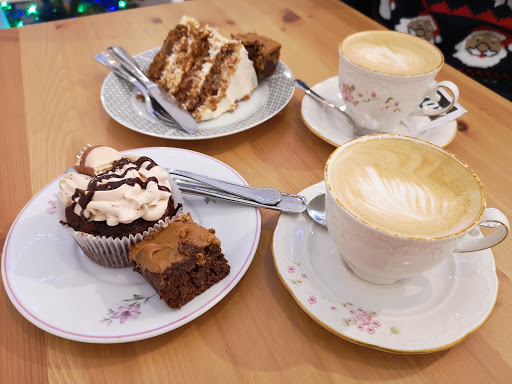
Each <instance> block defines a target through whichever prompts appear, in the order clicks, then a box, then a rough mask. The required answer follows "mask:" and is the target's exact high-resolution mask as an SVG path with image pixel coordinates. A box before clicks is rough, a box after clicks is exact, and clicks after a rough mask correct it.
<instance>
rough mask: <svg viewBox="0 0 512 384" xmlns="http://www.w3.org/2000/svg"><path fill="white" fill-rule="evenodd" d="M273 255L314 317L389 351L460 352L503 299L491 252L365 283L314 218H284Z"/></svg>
mask: <svg viewBox="0 0 512 384" xmlns="http://www.w3.org/2000/svg"><path fill="white" fill-rule="evenodd" d="M324 192H325V186H324V183H323V182H321V183H318V184H315V185H312V186H310V187H309V188H306V189H305V190H303V191H301V192H300V194H301V195H303V196H305V197H306V198H307V199H308V200H311V199H312V198H313V197H315V196H317V195H319V194H320V193H324ZM477 236H481V234H478V235H477ZM272 249H273V254H274V264H275V267H276V270H277V273H278V274H279V277H280V278H281V280H282V282H283V284H284V285H285V286H286V287H287V288H288V290H289V291H290V293H291V294H292V296H293V297H294V298H295V300H296V301H297V303H298V304H299V305H300V306H301V307H302V309H304V311H306V313H307V314H308V315H309V316H311V317H312V318H313V319H314V320H315V321H317V322H318V323H319V324H320V325H322V326H323V327H325V328H327V329H328V330H330V331H331V332H333V333H335V334H336V335H338V336H341V337H342V338H344V339H347V340H349V341H352V342H354V343H357V344H362V345H365V346H369V347H372V348H376V349H381V350H385V351H389V352H398V353H426V352H434V351H439V350H442V349H446V348H449V347H451V346H453V345H454V344H456V343H458V342H460V341H462V340H463V339H464V337H466V336H467V335H468V334H470V333H471V332H474V331H476V330H477V329H478V328H480V327H481V326H482V325H483V324H484V323H485V321H486V320H487V318H488V317H489V316H490V314H491V312H492V310H493V308H494V305H495V303H496V298H497V295H498V277H497V275H496V269H495V264H494V257H493V254H492V252H491V251H490V250H485V251H480V252H472V253H465V254H454V255H453V256H452V257H451V258H450V259H449V260H447V261H445V262H443V263H442V264H440V265H438V266H437V267H435V268H433V269H431V270H430V271H428V272H425V273H423V274H421V275H418V276H415V277H411V278H408V279H403V280H401V281H398V282H396V283H393V284H389V285H375V284H371V283H368V282H366V281H364V280H361V279H359V278H358V277H357V276H356V275H354V274H353V272H352V271H351V270H350V269H349V268H348V267H347V266H346V264H345V263H344V262H343V261H342V258H341V256H340V254H339V253H338V252H337V250H336V247H335V245H334V242H333V241H332V239H331V238H330V237H329V235H328V232H327V229H325V228H324V227H321V226H320V225H318V224H316V223H315V222H313V221H312V220H311V219H310V218H309V217H307V213H306V212H304V213H303V214H301V215H291V214H281V216H280V217H279V221H278V223H277V227H276V230H275V232H274V239H273V246H272Z"/></svg>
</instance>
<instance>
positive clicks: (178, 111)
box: [107, 46, 199, 133]
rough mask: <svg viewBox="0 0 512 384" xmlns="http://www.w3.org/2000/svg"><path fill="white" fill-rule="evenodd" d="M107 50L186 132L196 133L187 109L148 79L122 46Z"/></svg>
mask: <svg viewBox="0 0 512 384" xmlns="http://www.w3.org/2000/svg"><path fill="white" fill-rule="evenodd" d="M107 50H108V51H109V52H110V54H111V55H112V56H114V58H115V59H116V60H118V61H119V62H120V63H121V65H122V66H123V68H124V69H126V70H127V71H128V72H130V74H131V75H132V76H134V77H135V78H136V79H137V80H138V81H139V82H140V83H141V84H142V85H143V86H144V87H145V88H146V89H147V91H148V94H149V96H150V97H152V98H153V99H155V100H156V101H157V102H158V103H159V104H160V105H161V107H162V108H163V109H164V110H165V111H166V112H167V113H169V115H171V116H172V117H173V118H174V120H176V122H177V123H178V124H179V125H180V126H181V127H182V128H183V129H184V130H185V131H187V132H189V133H197V132H198V131H199V128H198V126H197V122H196V121H195V119H194V118H193V117H192V115H191V114H190V112H189V111H187V110H186V109H185V108H183V107H182V106H181V105H180V104H179V103H178V102H177V101H176V100H175V99H174V98H173V97H172V96H171V95H169V94H168V93H167V92H166V91H165V90H164V89H162V88H161V87H160V86H159V85H158V84H156V83H154V82H152V81H151V80H149V79H148V77H147V76H146V74H145V73H144V72H142V71H141V69H140V68H139V66H138V65H137V63H136V62H135V60H134V59H133V57H131V56H130V54H129V53H128V52H126V50H125V49H124V48H123V47H120V46H113V47H108V48H107Z"/></svg>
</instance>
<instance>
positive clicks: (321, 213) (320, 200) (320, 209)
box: [306, 193, 327, 227]
mask: <svg viewBox="0 0 512 384" xmlns="http://www.w3.org/2000/svg"><path fill="white" fill-rule="evenodd" d="M306 210H307V211H308V215H309V217H311V218H312V219H313V220H314V221H316V222H317V223H318V224H320V225H321V226H324V227H327V222H326V221H325V193H322V194H320V195H318V196H315V197H314V198H313V199H311V201H310V202H309V203H308V206H307V208H306Z"/></svg>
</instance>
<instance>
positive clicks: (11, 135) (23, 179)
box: [0, 0, 512, 383]
mask: <svg viewBox="0 0 512 384" xmlns="http://www.w3.org/2000/svg"><path fill="white" fill-rule="evenodd" d="M183 15H189V16H193V17H196V18H197V19H199V20H201V21H204V22H206V23H208V24H210V25H211V26H214V27H217V28H218V29H219V30H220V31H221V33H223V34H225V35H229V34H230V33H235V32H259V33H262V34H264V35H267V36H269V37H272V38H273V39H275V40H277V41H278V42H280V43H281V44H282V50H281V60H283V61H284V62H285V63H286V64H287V65H288V66H289V67H290V69H291V71H292V72H293V74H294V76H295V77H296V78H300V79H303V80H305V81H306V82H308V83H309V84H311V85H312V84H316V83H318V82H320V81H322V80H324V79H327V78H329V77H332V76H335V75H336V74H337V70H338V43H339V41H340V40H341V39H342V38H343V37H344V36H346V35H348V34H350V33H353V32H356V31H362V30H367V29H380V28H382V27H380V26H379V25H378V24H377V23H375V22H374V21H372V20H370V19H368V18H366V17H365V16H363V15H361V14H359V13H357V12H356V11H354V10H353V9H351V8H349V7H347V6H345V5H344V4H343V3H341V2H339V1H336V0H320V1H315V0H286V1H279V2H277V1H271V0H260V1H250V2H249V1H238V0H217V1H208V0H193V1H189V2H185V3H180V4H169V5H162V6H154V7H146V8H140V9H136V10H129V11H123V12H116V13H112V14H105V15H98V16H91V17H83V18H77V19H72V20H64V21H57V22H51V23H45V24H39V25H34V26H26V27H23V28H18V29H9V30H3V31H0V68H1V70H0V84H1V87H0V127H1V139H0V163H1V164H4V168H3V170H2V178H1V181H0V196H2V199H1V202H0V217H1V221H0V245H2V246H3V244H4V243H5V241H6V237H7V234H8V231H9V228H10V226H11V225H12V223H13V221H14V220H15V218H16V216H17V214H18V213H19V212H20V210H21V209H22V208H23V207H24V206H25V204H27V202H28V201H29V200H30V199H31V197H32V196H34V195H35V194H36V193H37V192H38V191H39V190H41V189H42V188H43V187H44V186H45V185H47V184H48V183H49V182H51V181H52V180H54V179H55V178H56V177H58V176H59V175H60V174H62V172H63V170H65V169H66V168H68V167H70V166H71V164H72V163H74V159H75V155H76V154H77V152H78V151H79V150H80V148H81V147H82V146H83V145H84V144H86V143H93V144H105V145H108V146H111V147H113V148H116V149H118V150H127V149H131V148H140V147H162V146H163V147H178V148H186V149H189V150H193V151H198V152H201V153H204V154H207V155H210V156H213V157H215V158H216V159H219V160H220V161H222V162H224V163H226V164H228V165H229V166H231V167H233V168H234V169H236V170H237V171H238V172H239V173H240V174H241V175H242V176H243V177H244V178H245V179H246V180H247V182H248V183H250V184H251V185H255V186H272V187H275V188H278V189H280V190H282V191H286V192H289V193H297V192H299V191H301V190H303V189H304V188H306V187H308V186H310V185H312V184H314V183H317V182H319V181H321V180H322V177H323V167H324V164H325V161H326V160H327V158H328V156H329V154H330V153H331V152H332V151H333V150H334V147H333V146H332V145H331V144H329V143H327V142H325V141H323V140H322V139H321V138H319V137H317V136H316V135H315V134H313V133H312V132H311V131H310V130H309V129H308V128H307V126H306V125H305V124H304V122H303V121H302V118H301V113H300V108H301V100H302V97H303V93H302V92H300V91H298V90H296V91H295V93H294V95H293V98H292V99H291V101H290V102H289V104H288V105H287V106H286V107H285V108H284V109H283V110H282V111H281V112H279V113H278V114H277V115H276V116H274V117H273V118H271V119H270V120H268V121H266V122H264V123H262V124H260V125H258V126H256V127H254V128H251V129H249V130H246V131H244V132H241V133H237V134H234V135H230V136H226V137H222V138H215V139H208V140H198V141H178V140H166V139H160V138H155V137H150V136H147V135H143V134H140V133H137V132H134V131H132V130H129V129H127V128H125V127H123V126H122V125H120V124H118V123H117V122H116V121H114V120H113V119H112V118H111V117H110V116H109V115H108V114H107V113H106V112H105V110H104V109H103V107H102V104H101V101H100V88H101V85H102V82H103V80H104V79H105V76H106V75H107V73H108V70H107V69H106V68H104V67H102V66H100V65H99V64H97V63H96V62H95V61H94V54H95V53H97V52H100V51H103V50H105V49H106V47H107V46H110V45H122V46H124V47H125V48H126V49H127V50H128V51H129V52H131V53H137V52H143V51H146V50H148V49H150V48H154V47H158V46H160V45H161V43H162V41H163V39H164V37H165V36H166V34H167V32H168V31H169V29H170V28H171V27H173V26H174V25H175V24H176V23H177V22H178V21H179V20H180V18H181V17H182V16H183ZM438 78H439V79H446V80H451V81H453V82H455V83H456V84H457V85H458V86H459V89H460V94H461V96H460V104H461V105H462V106H463V107H465V108H466V109H467V110H468V113H467V114H466V115H464V116H462V117H461V118H460V120H459V130H458V132H457V135H456V137H455V139H454V140H453V142H451V143H450V144H449V145H448V147H447V149H448V150H450V151H452V152H453V153H455V154H456V155H458V156H459V157H460V158H461V159H463V160H464V161H465V162H467V163H468V164H469V165H470V166H471V167H472V168H473V169H474V170H475V172H476V173H477V174H478V175H479V177H480V178H481V180H482V182H483V183H484V185H485V188H486V192H487V195H488V206H492V207H497V208H499V209H500V210H502V211H503V212H504V213H505V214H506V215H508V217H509V218H512V199H511V198H510V196H511V195H510V191H511V190H512V172H511V164H512V151H511V149H510V147H511V144H512V127H511V117H512V104H511V103H510V102H509V101H507V100H505V99H503V98H501V97H500V96H498V95H496V94H495V93H493V92H491V91H490V90H488V89H486V88H484V87H483V86H481V85H479V84H478V83H476V82H474V81H473V80H471V79H470V78H468V77H466V76H465V75H463V74H461V73H459V72H457V71H456V70H454V69H453V68H450V67H448V66H445V67H444V68H443V69H442V70H441V72H440V74H439V75H438ZM278 218H279V214H278V213H276V212H275V211H270V210H261V219H262V228H261V229H262V232H261V238H260V242H259V246H258V249H257V252H256V255H255V257H254V260H253V261H252V264H251V266H250V267H249V269H248V271H247V273H246V274H245V276H244V277H243V278H242V280H241V281H240V282H239V283H238V284H237V286H236V287H235V288H234V289H233V290H232V291H231V292H230V293H229V294H228V295H227V296H226V297H225V298H224V299H223V300H222V301H221V302H220V303H218V304H217V305H216V306H214V307H213V308H212V309H211V310H209V311H208V312H206V313H204V314H203V315H202V316H200V317H198V318H197V319H195V320H193V321H191V322H189V323H188V324H186V325H184V326H182V327H180V328H178V329H176V330H173V331H171V332H168V333H165V334H162V335H160V336H157V337H153V338H150V339H146V340H141V341H136V342H131V343H126V344H87V343H80V342H76V341H70V340H66V339H63V338H60V337H57V336H54V335H52V334H50V333H47V332H45V331H42V330H41V329H39V328H37V327H36V326H34V325H32V323H30V322H29V321H27V320H26V319H25V318H24V317H23V316H22V315H21V314H20V313H18V311H17V310H16V308H15V307H14V306H13V305H12V304H11V302H10V300H9V298H8V296H7V294H6V291H5V289H4V287H3V285H2V288H1V291H2V292H1V293H0V319H1V323H0V324H1V327H0V335H1V336H0V340H1V341H0V343H1V344H0V356H1V357H0V382H2V383H44V382H51V383H74V382H78V383H104V382H109V383H110V382H112V383H117V382H206V381H211V382H226V383H232V382H266V383H267V382H276V383H283V382H322V383H324V382H344V383H350V382H393V383H395V382H396V383H452V382H463V383H495V382H496V383H510V382H511V380H512V282H511V280H510V278H511V277H512V258H511V257H510V256H511V254H512V240H511V239H507V240H506V241H505V242H503V243H501V244H499V245H498V246H496V247H494V248H493V253H494V258H495V261H496V267H497V268H496V272H497V275H498V280H499V293H498V299H497V302H496V305H495V308H494V311H493V312H492V314H491V316H490V317H489V318H488V320H487V321H486V322H485V324H483V326H482V327H481V328H480V329H478V330H477V331H476V332H474V333H471V334H470V335H469V336H468V337H466V338H465V339H464V340H462V341H461V342H460V343H458V344H456V345H454V346H453V347H451V348H449V349H446V350H443V351H439V352H434V353H429V354H415V355H412V354H392V353H388V352H383V351H379V350H376V349H372V348H368V347H365V346H361V345H357V344H354V343H352V342H350V341H347V340H345V339H343V338H340V337H338V336H336V335H334V334H332V333H331V332H329V331H328V330H327V329H325V328H323V327H322V326H321V325H319V324H318V323H317V322H315V320H314V319H312V318H311V317H310V316H308V314H307V313H306V312H304V311H303V310H302V309H301V307H300V306H299V305H297V303H296V301H295V300H294V298H293V297H292V295H290V293H289V292H288V290H287V288H286V287H285V286H284V285H283V284H282V282H281V280H280V278H279V276H278V274H277V273H276V270H275V267H274V261H273V255H272V236H273V233H274V229H275V227H276V224H277V221H278ZM40 257H41V258H44V257H45V255H44V254H41V255H40ZM77 299H79V298H77ZM467 299H468V300H471V298H470V297H468V298H467ZM418 332H421V330H418Z"/></svg>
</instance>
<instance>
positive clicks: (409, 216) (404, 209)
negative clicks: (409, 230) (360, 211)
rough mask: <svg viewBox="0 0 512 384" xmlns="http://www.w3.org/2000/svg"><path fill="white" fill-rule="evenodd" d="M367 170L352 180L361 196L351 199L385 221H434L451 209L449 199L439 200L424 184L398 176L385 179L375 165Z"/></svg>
mask: <svg viewBox="0 0 512 384" xmlns="http://www.w3.org/2000/svg"><path fill="white" fill-rule="evenodd" d="M365 171H366V174H364V172H363V173H362V174H361V176H359V178H356V179H355V180H353V184H354V187H355V188H357V189H358V190H359V192H360V195H359V196H358V197H355V196H351V198H352V199H354V200H355V199H357V200H358V203H359V204H360V205H361V206H364V207H365V208H366V209H368V210H372V211H374V212H375V213H376V214H378V215H379V216H381V217H382V218H386V220H390V221H396V220H398V221H404V222H405V221H407V220H409V221H411V222H416V221H418V220H419V221H424V222H427V221H430V222H434V221H435V220H437V219H438V218H440V217H443V216H444V215H446V213H447V212H448V210H449V208H450V202H449V201H446V200H445V201H436V196H435V195H434V194H433V193H432V191H430V190H429V189H428V188H426V187H425V186H424V185H418V184H415V183H414V182H410V181H407V180H401V179H399V178H390V179H382V178H380V177H379V175H378V173H377V171H376V170H375V169H374V168H366V169H365ZM452 204H453V203H452Z"/></svg>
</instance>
